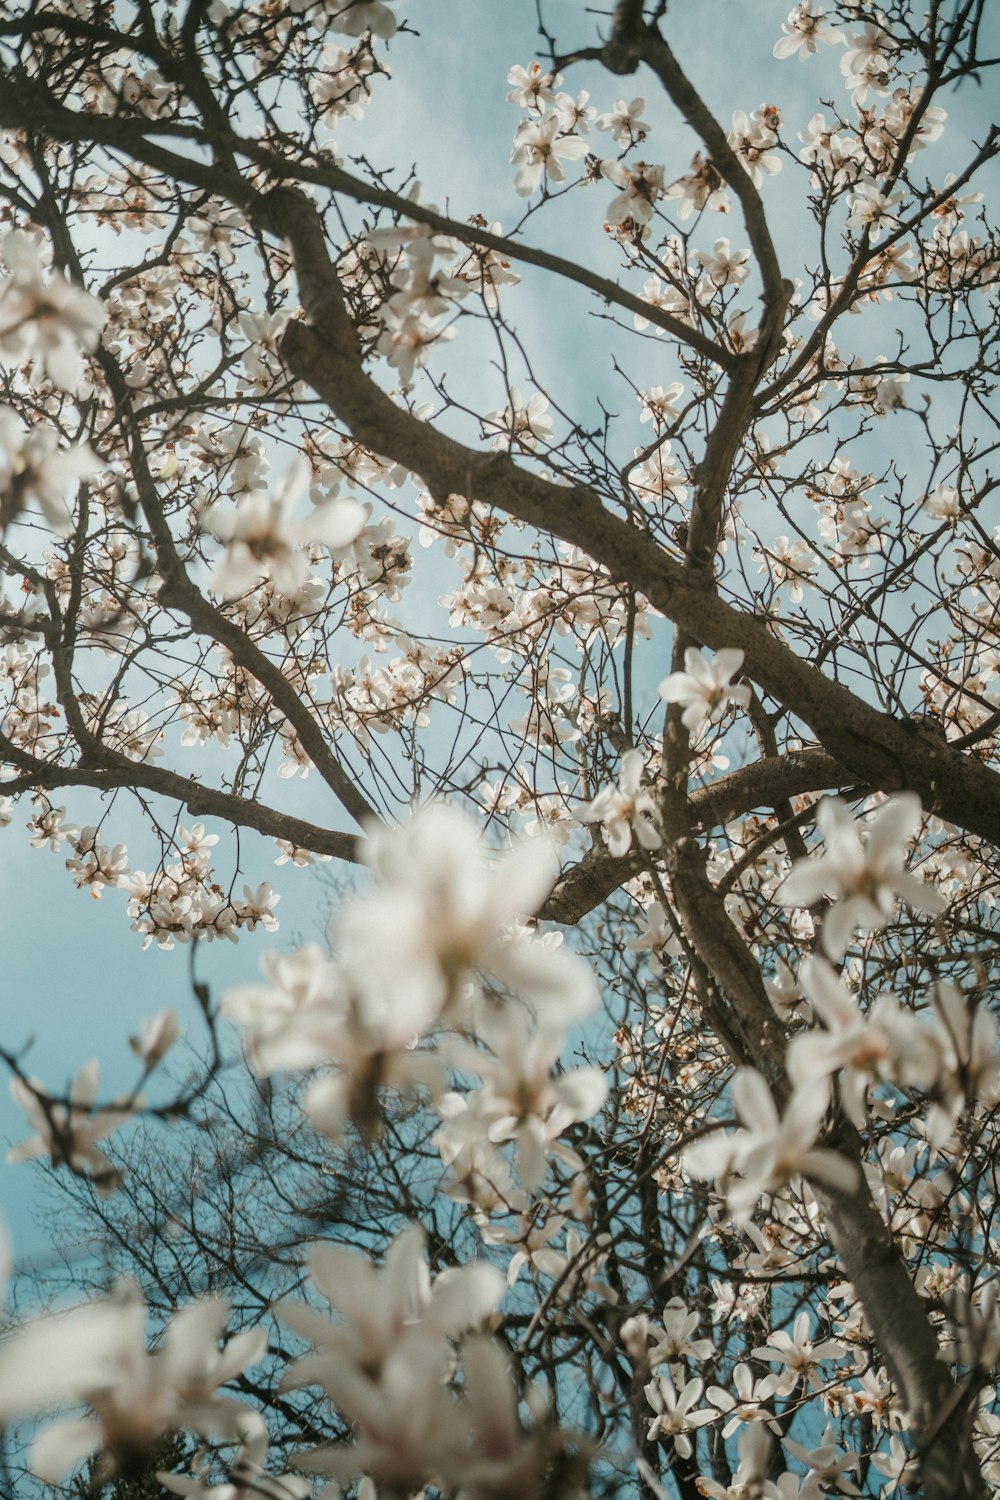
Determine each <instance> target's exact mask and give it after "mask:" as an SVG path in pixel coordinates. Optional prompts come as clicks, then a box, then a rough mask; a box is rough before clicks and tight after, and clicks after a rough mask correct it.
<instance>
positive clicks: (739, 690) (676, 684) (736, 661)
mask: <svg viewBox="0 0 1000 1500" xmlns="http://www.w3.org/2000/svg"><path fill="white" fill-rule="evenodd" d="M742 666H743V652H742V651H740V650H739V649H738V648H734V647H726V648H724V649H723V650H722V651H717V652H716V653H715V655H714V656H713V657H712V658H711V659H710V660H708V661H706V659H705V657H704V656H703V655H702V653H701V651H699V650H698V648H697V646H689V647H688V648H687V650H686V651H685V652H684V671H683V672H671V674H670V676H669V677H666V678H664V680H663V682H661V683H660V697H661V698H662V699H663V700H664V702H666V703H682V704H683V705H684V712H683V713H682V714H681V723H682V724H683V725H684V727H685V728H686V729H688V730H689V731H690V732H691V733H692V734H698V733H700V732H701V731H702V730H703V729H707V728H708V727H709V726H710V725H711V724H717V723H718V721H719V720H720V719H721V718H722V716H723V714H724V713H725V712H726V710H727V708H729V706H730V704H738V705H739V706H740V707H741V708H747V707H748V706H749V704H750V684H749V683H747V682H742V683H739V684H737V685H735V686H734V684H733V681H732V679H733V678H734V677H735V676H736V674H737V673H738V672H739V671H740V669H741V668H742Z"/></svg>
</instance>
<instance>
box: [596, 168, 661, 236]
mask: <svg viewBox="0 0 1000 1500" xmlns="http://www.w3.org/2000/svg"><path fill="white" fill-rule="evenodd" d="M601 172H602V173H603V175H604V176H605V177H606V178H607V179H608V181H609V182H613V183H614V185H615V187H617V188H621V192H620V193H619V194H618V196H617V198H613V199H612V200H611V203H610V204H609V206H608V208H607V211H606V213H605V218H606V219H607V222H608V223H609V224H624V223H625V221H626V220H627V219H634V220H635V222H636V223H637V224H648V223H649V221H650V219H651V218H652V217H653V209H654V208H655V207H656V201H657V199H658V198H660V197H662V195H663V168H662V166H650V165H648V164H647V163H646V162H644V161H640V162H636V164H635V166H634V167H626V166H625V165H624V164H623V163H622V162H619V161H605V162H602V163H601Z"/></svg>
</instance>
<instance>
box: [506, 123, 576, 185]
mask: <svg viewBox="0 0 1000 1500" xmlns="http://www.w3.org/2000/svg"><path fill="white" fill-rule="evenodd" d="M561 132H562V121H561V119H560V116H559V112H558V110H555V109H550V110H548V111H547V112H546V113H545V114H544V115H542V116H541V118H540V119H527V120H522V121H521V123H520V125H519V126H518V127H517V132H516V134H515V136H514V149H513V151H512V152H511V155H510V159H511V162H512V163H513V164H514V165H515V166H516V167H517V173H516V175H515V177H514V191H515V192H516V193H518V194H519V195H520V197H522V198H530V197H531V194H532V193H534V192H536V191H537V189H538V188H539V187H541V185H542V182H543V180H544V179H545V178H546V177H548V178H550V179H551V181H552V182H564V181H565V179H566V173H565V171H564V169H563V166H562V163H563V162H564V161H579V160H580V158H581V156H586V154H587V142H586V141H585V140H584V139H583V137H582V136H578V135H563V134H562V133H561Z"/></svg>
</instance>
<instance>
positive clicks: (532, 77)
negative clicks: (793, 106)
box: [507, 62, 563, 114]
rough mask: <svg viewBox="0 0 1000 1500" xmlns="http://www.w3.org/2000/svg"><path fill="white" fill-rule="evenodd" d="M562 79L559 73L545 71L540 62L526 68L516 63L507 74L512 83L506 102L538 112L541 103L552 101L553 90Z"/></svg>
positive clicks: (539, 111) (508, 80)
mask: <svg viewBox="0 0 1000 1500" xmlns="http://www.w3.org/2000/svg"><path fill="white" fill-rule="evenodd" d="M562 81H563V78H562V74H561V73H546V72H545V71H544V69H543V68H542V65H541V63H537V62H533V63H532V64H531V66H530V67H527V68H524V67H522V66H521V64H520V63H516V64H515V65H514V67H512V68H511V70H510V72H509V73H508V74H507V82H508V83H509V84H512V85H513V87H512V88H511V91H510V93H509V94H508V95H507V99H508V102H509V103H511V104H518V105H520V107H521V108H522V109H530V110H532V111H535V112H537V113H539V114H540V113H541V107H542V105H543V104H551V103H553V100H554V92H553V91H554V90H555V89H557V88H558V87H559V85H560V84H561V83H562Z"/></svg>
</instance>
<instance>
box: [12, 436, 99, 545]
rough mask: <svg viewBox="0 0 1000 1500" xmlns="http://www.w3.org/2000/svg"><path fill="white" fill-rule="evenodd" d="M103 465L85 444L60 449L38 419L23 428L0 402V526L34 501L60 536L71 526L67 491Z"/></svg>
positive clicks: (57, 441)
mask: <svg viewBox="0 0 1000 1500" xmlns="http://www.w3.org/2000/svg"><path fill="white" fill-rule="evenodd" d="M100 468H101V462H100V460H99V459H98V457H97V454H96V453H95V452H94V451H93V449H92V448H90V447H89V446H88V445H87V444H86V443H81V444H77V445H76V446H75V447H73V448H62V449H60V447H59V434H58V432H57V431H56V429H55V428H54V427H47V426H45V425H44V424H42V423H38V424H36V425H35V426H33V427H32V428H31V429H30V431H29V430H28V429H26V428H25V427H24V426H23V425H22V423H21V419H20V417H19V416H18V415H17V413H16V412H14V411H12V410H11V408H10V407H8V406H0V527H6V526H7V525H9V524H10V523H11V522H12V521H15V520H16V519H17V518H18V516H19V515H20V514H21V512H22V511H23V510H24V509H25V507H26V506H27V505H29V504H31V503H32V502H34V503H35V504H36V505H37V506H38V508H39V510H40V511H41V512H42V515H43V516H44V517H45V520H46V521H47V522H48V524H49V525H50V526H51V527H52V530H53V531H55V532H58V534H59V535H60V536H68V535H69V533H70V531H72V529H73V515H72V511H71V510H70V506H69V503H68V495H69V494H70V493H71V492H72V491H74V490H75V489H76V486H77V485H78V483H79V481H80V480H81V479H86V478H87V477H88V476H89V475H91V474H96V473H97V472H98V470H99V469H100Z"/></svg>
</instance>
